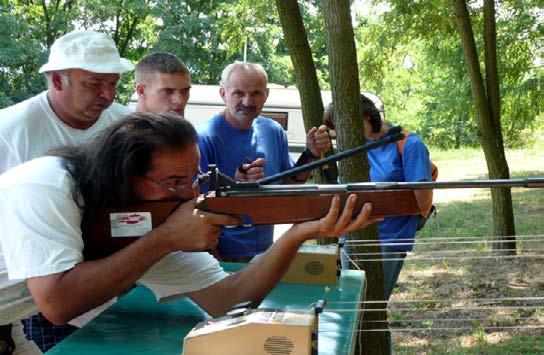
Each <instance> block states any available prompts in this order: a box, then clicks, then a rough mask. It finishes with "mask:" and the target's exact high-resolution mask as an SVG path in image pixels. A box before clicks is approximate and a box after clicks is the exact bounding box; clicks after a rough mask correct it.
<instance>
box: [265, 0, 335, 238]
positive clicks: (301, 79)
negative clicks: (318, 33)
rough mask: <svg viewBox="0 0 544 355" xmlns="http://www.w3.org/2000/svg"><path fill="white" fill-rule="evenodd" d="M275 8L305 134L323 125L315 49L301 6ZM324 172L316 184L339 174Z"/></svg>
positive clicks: (285, 0) (280, 1)
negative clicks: (313, 48)
mask: <svg viewBox="0 0 544 355" xmlns="http://www.w3.org/2000/svg"><path fill="white" fill-rule="evenodd" d="M276 7H277V9H278V15H279V18H280V22H281V27H282V29H283V35H284V36H285V43H286V44H287V48H288V49H289V56H290V57H291V62H292V63H293V69H294V70H295V78H296V81H297V88H298V92H299V93H300V102H301V106H302V118H303V120H304V128H305V129H306V131H309V130H310V128H312V127H319V126H321V125H322V124H323V100H322V98H321V89H320V88H319V82H318V80H317V74H316V69H315V64H314V60H313V57H312V50H311V49H310V44H309V43H308V36H307V34H306V29H305V28H304V23H303V20H302V15H301V14H300V8H299V7H298V3H297V2H296V1H292V0H276ZM330 154H332V151H330V152H329V153H328V154H327V155H330ZM321 171H322V172H323V174H314V178H315V180H316V182H317V183H327V182H328V183H331V182H334V181H336V179H337V176H338V171H337V168H336V165H335V164H330V165H328V166H326V167H323V168H322V169H321ZM324 175H325V176H324ZM324 242H327V241H324ZM329 242H330V241H329Z"/></svg>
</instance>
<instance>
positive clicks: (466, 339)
mask: <svg viewBox="0 0 544 355" xmlns="http://www.w3.org/2000/svg"><path fill="white" fill-rule="evenodd" d="M539 238H540V240H542V241H540V242H539V243H538V244H539V245H540V248H543V247H544V236H540V237H539ZM423 253H424V252H423V251H422V252H421V253H418V250H417V249H416V250H415V252H414V253H413V255H409V256H408V257H407V261H406V264H405V267H404V269H403V271H402V273H401V276H400V278H399V283H398V288H397V289H396V290H395V292H394V294H393V296H392V298H391V303H390V307H389V308H390V313H389V314H390V316H389V317H390V320H392V321H393V324H392V327H393V328H394V329H397V330H398V331H394V332H393V342H394V344H395V346H396V347H397V348H398V347H400V348H401V349H404V350H406V351H409V350H410V349H412V350H413V351H414V352H415V353H436V351H437V346H438V347H439V348H440V347H443V348H446V349H447V348H450V346H452V345H453V346H454V347H456V348H457V349H463V348H471V347H474V346H475V345H476V344H478V343H479V344H482V343H483V344H487V345H488V346H489V345H492V344H500V343H505V342H509V341H510V340H511V339H512V338H513V337H516V336H519V335H520V334H524V335H537V336H542V335H543V333H544V332H543V330H542V328H540V329H538V328H537V329H535V328H531V327H534V326H540V327H542V326H543V325H544V300H543V295H544V268H543V266H544V263H543V262H542V261H543V258H542V256H540V257H539V258H538V257H537V258H533V257H531V258H524V257H519V258H501V259H498V260H497V259H468V260H458V261H454V262H451V260H450V261H448V262H444V263H433V265H432V266H429V267H428V268H421V265H416V263H415V262H411V261H410V258H411V257H412V258H415V257H417V256H418V254H420V255H421V254H423ZM539 253H540V254H542V252H541V251H540V252H539ZM531 254H535V252H533V253H531ZM425 255H428V254H425ZM519 255H521V256H523V253H521V254H519ZM531 298H533V299H531ZM413 300H417V302H413ZM425 300H429V301H425ZM513 327H522V328H521V329H515V328H513ZM454 328H467V329H454ZM415 329H420V330H415ZM421 329H427V330H421ZM450 349H451V348H450ZM409 352H411V351H409Z"/></svg>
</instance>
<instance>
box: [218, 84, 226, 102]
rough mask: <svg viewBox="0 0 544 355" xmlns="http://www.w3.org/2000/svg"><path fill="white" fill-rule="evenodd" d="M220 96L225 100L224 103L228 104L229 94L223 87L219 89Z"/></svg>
mask: <svg viewBox="0 0 544 355" xmlns="http://www.w3.org/2000/svg"><path fill="white" fill-rule="evenodd" d="M219 95H220V96H221V99H223V102H224V103H227V97H226V95H227V93H226V92H225V88H224V87H222V86H221V87H220V88H219Z"/></svg>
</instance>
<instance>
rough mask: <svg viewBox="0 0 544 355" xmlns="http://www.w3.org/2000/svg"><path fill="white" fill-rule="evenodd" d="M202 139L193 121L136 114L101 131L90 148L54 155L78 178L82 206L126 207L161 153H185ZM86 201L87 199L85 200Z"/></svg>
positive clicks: (59, 151) (64, 150)
mask: <svg viewBox="0 0 544 355" xmlns="http://www.w3.org/2000/svg"><path fill="white" fill-rule="evenodd" d="M197 141H198V139H197V134H196V131H195V128H194V127H193V125H192V124H191V123H189V122H188V121H186V120H184V119H183V118H181V117H179V116H177V115H174V114H172V113H167V112H164V113H151V112H136V113H133V114H130V115H128V116H126V117H125V118H123V119H122V120H120V121H118V122H116V123H114V124H112V125H111V126H109V127H108V128H106V129H104V130H103V131H101V132H99V133H98V134H97V135H96V136H95V137H94V139H92V140H91V141H90V142H89V143H88V144H86V145H83V146H80V147H74V146H66V147H61V148H58V149H55V150H53V151H51V152H50V153H49V154H50V155H55V156H59V157H60V158H61V159H62V164H63V166H64V168H65V169H66V170H68V172H69V173H70V174H71V175H72V177H73V179H74V182H75V184H74V190H73V195H74V199H75V201H76V202H77V203H78V205H79V206H80V207H83V205H82V204H81V202H83V203H84V205H85V208H86V209H88V208H91V209H92V208H103V207H118V206H123V205H125V204H126V203H127V202H129V201H130V199H131V196H132V195H133V187H132V185H133V184H132V180H133V178H134V177H136V176H143V175H145V174H146V173H147V171H148V170H149V169H150V168H151V163H152V162H151V157H152V154H153V153H154V152H156V151H158V150H162V149H165V150H170V149H171V150H181V149H184V148H186V147H188V146H189V145H191V144H196V143H197ZM81 198H82V199H83V201H81Z"/></svg>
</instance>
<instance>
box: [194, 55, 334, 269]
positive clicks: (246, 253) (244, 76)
mask: <svg viewBox="0 0 544 355" xmlns="http://www.w3.org/2000/svg"><path fill="white" fill-rule="evenodd" d="M267 85H268V78H267V75H266V72H265V71H264V69H263V67H262V66H261V65H259V64H255V63H248V62H240V63H233V64H230V65H228V66H227V67H226V68H225V69H224V70H223V73H222V75H221V88H220V92H219V93H220V95H221V98H222V99H223V101H224V102H225V104H226V107H225V110H224V111H223V112H221V113H218V114H217V115H215V116H214V117H212V118H211V119H210V120H209V121H207V122H206V123H205V124H203V125H201V126H200V127H197V130H198V136H199V147H200V154H201V168H202V170H203V171H206V170H207V169H208V164H216V165H217V166H218V168H219V170H220V171H221V172H223V173H225V174H227V175H229V176H231V177H234V178H235V179H236V180H238V181H256V180H258V179H260V178H263V177H264V176H270V175H273V174H277V173H279V172H282V171H285V170H287V169H290V168H291V167H293V161H292V160H291V158H290V156H289V149H288V144H287V136H286V134H285V132H284V130H283V128H282V127H281V125H280V124H278V123H277V122H275V121H274V120H272V119H269V118H266V117H263V116H260V113H261V111H262V109H263V106H264V104H265V102H266V99H267V97H268V92H269V91H268V88H267ZM330 147H331V143H330V138H329V133H328V129H327V127H326V126H324V125H322V126H321V127H319V128H316V127H314V128H312V129H311V130H310V131H309V132H308V134H307V137H306V150H305V151H304V152H303V154H302V156H301V158H300V159H299V162H298V164H303V163H308V162H311V161H314V160H316V159H318V157H319V156H320V155H321V153H324V152H326V151H328V150H329V149H330ZM308 176H309V173H301V174H299V175H297V176H295V177H294V178H292V179H288V180H286V181H283V183H303V182H305V181H306V179H307V178H308ZM273 234H274V227H273V226H250V227H237V228H223V230H222V232H221V238H220V239H219V246H218V253H219V255H218V256H220V257H221V258H222V259H223V260H226V261H241V262H245V261H248V260H250V259H251V258H252V257H253V256H254V255H256V254H259V253H262V252H264V251H265V250H266V249H267V248H268V247H269V246H270V245H271V244H272V241H273V240H272V238H273Z"/></svg>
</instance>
